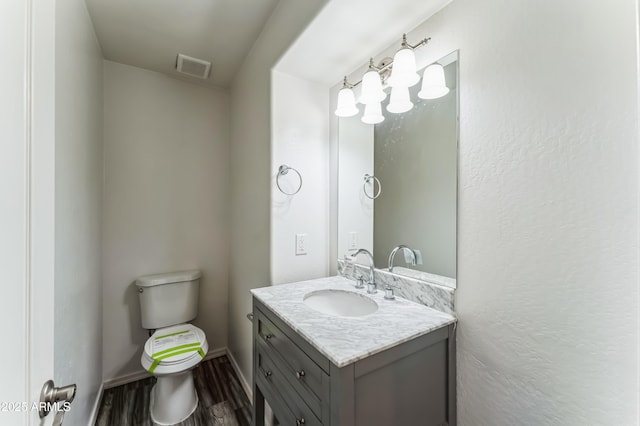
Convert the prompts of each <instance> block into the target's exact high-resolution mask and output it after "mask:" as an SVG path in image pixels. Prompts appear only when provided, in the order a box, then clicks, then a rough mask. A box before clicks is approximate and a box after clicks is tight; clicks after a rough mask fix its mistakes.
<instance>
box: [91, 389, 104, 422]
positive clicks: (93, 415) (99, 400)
mask: <svg viewBox="0 0 640 426" xmlns="http://www.w3.org/2000/svg"><path fill="white" fill-rule="evenodd" d="M103 393H104V384H103V383H100V387H99V388H98V394H97V395H96V401H95V402H94V403H93V409H92V410H91V417H89V423H88V424H89V425H95V424H96V421H97V420H98V411H100V404H101V403H102V394H103Z"/></svg>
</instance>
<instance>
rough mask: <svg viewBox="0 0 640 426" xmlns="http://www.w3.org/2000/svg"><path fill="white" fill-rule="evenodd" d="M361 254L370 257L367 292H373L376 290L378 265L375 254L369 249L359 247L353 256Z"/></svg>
mask: <svg viewBox="0 0 640 426" xmlns="http://www.w3.org/2000/svg"><path fill="white" fill-rule="evenodd" d="M359 254H365V255H367V257H368V258H369V282H368V283H367V293H369V294H373V293H375V292H376V291H377V290H376V273H375V269H376V266H375V264H374V262H373V255H372V254H371V252H370V251H369V250H367V249H358V251H356V252H355V254H354V255H353V256H352V258H353V259H355V258H356V257H357V256H358V255H359Z"/></svg>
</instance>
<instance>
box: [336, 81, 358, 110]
mask: <svg viewBox="0 0 640 426" xmlns="http://www.w3.org/2000/svg"><path fill="white" fill-rule="evenodd" d="M358 112H359V111H358V107H357V106H356V97H355V95H354V94H353V90H351V89H350V88H348V87H343V88H342V89H340V91H339V92H338V105H337V107H336V110H335V114H336V115H337V116H338V117H352V116H354V115H356V114H357V113H358Z"/></svg>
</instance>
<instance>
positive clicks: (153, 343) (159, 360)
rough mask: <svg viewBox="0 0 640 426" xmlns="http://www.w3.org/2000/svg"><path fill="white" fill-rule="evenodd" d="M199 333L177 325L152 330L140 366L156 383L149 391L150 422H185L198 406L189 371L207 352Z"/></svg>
mask: <svg viewBox="0 0 640 426" xmlns="http://www.w3.org/2000/svg"><path fill="white" fill-rule="evenodd" d="M208 348H209V347H208V344H207V339H206V336H205V334H204V332H203V331H202V330H200V329H199V328H198V327H196V326H194V325H191V324H178V325H174V326H171V327H165V328H161V329H158V330H156V331H155V333H153V335H152V336H151V337H150V338H149V339H148V340H147V342H146V343H145V345H144V350H143V351H142V358H141V363H142V366H143V367H144V368H145V370H147V371H148V372H149V373H150V374H152V375H154V376H156V378H157V381H156V384H155V385H154V386H153V389H152V390H151V402H150V414H151V420H152V421H153V422H154V424H157V425H173V424H176V423H179V422H181V421H184V420H186V419H187V418H188V417H189V416H190V415H191V414H193V412H194V411H195V410H196V408H197V407H198V395H197V393H196V389H195V386H194V384H193V374H192V372H191V370H192V369H193V368H194V367H195V366H196V365H198V364H199V363H200V362H201V361H202V359H203V358H204V356H205V355H206V353H207V350H208Z"/></svg>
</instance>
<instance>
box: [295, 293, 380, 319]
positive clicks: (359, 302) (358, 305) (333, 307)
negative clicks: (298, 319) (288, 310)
mask: <svg viewBox="0 0 640 426" xmlns="http://www.w3.org/2000/svg"><path fill="white" fill-rule="evenodd" d="M303 300H304V303H305V304H306V305H307V306H309V307H310V308H312V309H315V310H316V311H318V312H322V313H323V314H328V315H337V316H342V317H360V316H363V315H369V314H372V313H374V312H375V311H377V310H378V304H377V303H376V302H375V300H373V299H371V298H370V297H367V296H365V295H363V294H359V293H354V292H352V291H344V290H318V291H312V292H311V293H307V294H305V296H304V298H303Z"/></svg>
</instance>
